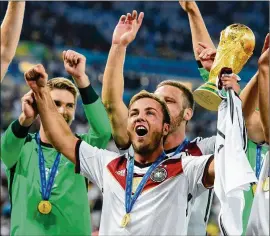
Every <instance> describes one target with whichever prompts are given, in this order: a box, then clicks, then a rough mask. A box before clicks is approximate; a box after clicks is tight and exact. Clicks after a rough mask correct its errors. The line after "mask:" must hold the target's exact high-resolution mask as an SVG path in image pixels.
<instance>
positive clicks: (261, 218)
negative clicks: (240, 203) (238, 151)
mask: <svg viewBox="0 0 270 236" xmlns="http://www.w3.org/2000/svg"><path fill="white" fill-rule="evenodd" d="M269 172H270V168H269V152H267V154H266V157H265V159H264V162H263V166H262V169H261V173H260V178H259V182H258V185H257V188H256V193H255V197H254V200H253V203H252V208H251V212H250V216H249V222H248V226H247V235H254V236H257V235H269Z"/></svg>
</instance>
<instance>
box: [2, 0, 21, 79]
mask: <svg viewBox="0 0 270 236" xmlns="http://www.w3.org/2000/svg"><path fill="white" fill-rule="evenodd" d="M24 9H25V2H15V1H14V2H13V1H12V2H9V3H8V8H7V11H6V15H5V18H4V20H3V22H2V24H1V81H2V79H3V78H4V76H5V74H6V72H7V69H8V66H9V64H10V63H11V61H12V59H13V57H14V56H15V52H16V48H17V46H18V42H19V38H20V34H21V30H22V23H23V16H24Z"/></svg>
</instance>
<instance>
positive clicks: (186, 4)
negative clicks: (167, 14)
mask: <svg viewBox="0 0 270 236" xmlns="http://www.w3.org/2000/svg"><path fill="white" fill-rule="evenodd" d="M179 4H180V6H181V7H182V8H183V10H184V11H185V12H187V13H189V12H191V11H193V9H194V8H195V7H196V6H197V4H196V3H195V2H194V1H187V0H186V1H183V0H179Z"/></svg>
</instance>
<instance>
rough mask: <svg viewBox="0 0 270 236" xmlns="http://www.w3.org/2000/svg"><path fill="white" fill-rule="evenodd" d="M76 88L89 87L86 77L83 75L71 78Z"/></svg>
mask: <svg viewBox="0 0 270 236" xmlns="http://www.w3.org/2000/svg"><path fill="white" fill-rule="evenodd" d="M72 78H73V79H74V81H75V83H76V85H77V87H78V88H86V87H88V86H89V85H90V81H89V78H88V76H87V75H86V74H85V73H84V74H82V75H79V76H76V77H75V76H72Z"/></svg>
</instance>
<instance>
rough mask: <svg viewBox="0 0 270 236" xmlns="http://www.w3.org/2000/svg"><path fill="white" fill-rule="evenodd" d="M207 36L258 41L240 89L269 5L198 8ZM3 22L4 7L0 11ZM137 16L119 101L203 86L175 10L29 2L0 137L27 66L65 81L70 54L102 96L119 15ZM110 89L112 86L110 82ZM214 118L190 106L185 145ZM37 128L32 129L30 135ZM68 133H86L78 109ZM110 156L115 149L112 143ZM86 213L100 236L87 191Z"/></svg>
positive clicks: (16, 107) (209, 131) (5, 221)
mask: <svg viewBox="0 0 270 236" xmlns="http://www.w3.org/2000/svg"><path fill="white" fill-rule="evenodd" d="M197 4H198V6H199V8H200V10H201V13H202V15H203V18H204V20H205V22H206V26H207V28H208V30H209V33H210V35H211V37H212V39H213V41H214V43H215V45H216V46H217V45H218V42H219V34H220V31H221V30H223V29H224V28H225V27H226V26H228V25H230V24H232V23H236V22H238V23H242V24H245V25H247V26H249V27H250V28H251V29H252V30H253V32H254V34H255V37H256V47H255V51H254V55H253V56H252V58H251V59H250V60H249V62H248V63H247V64H246V66H245V67H244V69H243V70H242V72H241V73H240V76H241V78H242V81H241V87H242V88H243V87H244V86H245V84H246V83H247V82H248V81H249V79H250V78H251V76H252V75H253V74H254V73H255V71H256V70H257V61H258V58H259V55H260V52H261V48H262V45H263V42H264V38H265V35H266V33H267V32H269V3H268V2H267V1H261V2H260V1H256V2H255V1H238V2H198V3H197ZM0 6H1V8H0V12H1V13H0V19H1V22H2V20H3V17H4V15H5V11H6V7H7V2H1V3H0ZM133 9H136V10H137V11H138V12H140V11H144V13H145V17H144V21H143V24H142V27H141V29H140V30H139V32H138V35H137V38H136V39H135V41H134V42H133V43H132V44H131V45H130V46H129V47H128V50H127V57H126V62H125V94H124V100H125V102H126V103H128V101H129V99H130V98H131V96H132V95H133V94H134V93H136V92H137V91H139V90H141V89H146V90H149V91H153V90H154V88H155V86H156V84H157V83H159V82H160V81H162V80H164V79H178V80H181V81H186V82H191V83H192V85H193V89H194V88H196V87H198V85H199V84H201V83H202V80H201V78H200V77H199V72H198V70H197V65H196V62H195V60H194V55H193V50H192V43H191V34H190V28H189V23H188V18H187V15H186V13H185V12H184V11H183V10H182V9H181V7H180V5H179V3H178V1H174V2H138V1H131V2H71V1H68V2H43V1H42V2H27V4H26V11H25V17H24V23H23V28H22V34H21V38H20V44H19V47H18V49H17V53H16V57H15V58H14V60H13V62H12V64H11V65H10V67H9V71H8V73H7V75H6V77H5V79H4V81H3V83H2V84H1V87H2V88H1V134H3V132H4V131H5V129H6V128H7V126H8V125H9V124H10V123H11V121H13V120H14V119H16V118H17V117H18V116H19V114H20V112H21V102H20V98H21V97H22V95H23V94H24V93H26V92H27V91H28V88H27V87H26V86H25V83H24V78H23V73H24V72H25V70H27V69H28V68H29V67H31V66H32V65H33V64H37V63H42V64H43V65H44V66H45V68H46V70H47V72H48V74H49V77H50V78H52V77H56V76H64V77H68V78H70V77H69V76H68V75H67V73H66V72H65V70H64V66H63V62H62V59H61V52H62V51H63V50H64V49H73V50H76V51H78V52H81V53H83V54H84V55H85V56H86V57H87V74H88V76H89V78H90V80H91V83H92V85H93V86H94V88H95V90H96V91H97V92H98V93H99V94H100V92H101V86H102V74H103V71H104V67H105V63H106V59H107V55H108V51H109V49H110V44H111V37H112V33H113V30H114V27H115V25H116V24H117V22H118V19H119V17H120V16H121V15H122V14H126V13H127V12H131V11H132V10H133ZM112 83H113V81H112ZM216 118H217V117H216V113H215V112H209V111H206V110H204V109H202V108H201V107H199V105H197V106H196V111H195V114H194V117H193V119H192V121H191V122H189V125H188V137H189V138H190V139H192V138H194V137H196V136H202V137H207V136H210V135H214V134H215V129H216ZM37 127H38V123H36V124H35V125H34V126H33V127H32V131H35V130H36V129H37ZM72 129H73V131H74V132H78V133H82V132H86V131H87V129H88V125H87V122H86V119H85V116H84V112H83V109H82V106H81V101H80V100H79V104H78V107H77V112H76V119H75V121H74V122H73V125H72ZM108 149H115V146H114V143H113V141H111V142H110V144H109V145H108ZM1 170H2V171H1V235H8V234H9V222H10V205H9V200H8V191H7V181H6V177H5V172H4V166H3V165H1ZM88 195H89V206H90V208H91V211H92V224H93V230H96V229H98V225H99V218H100V210H101V206H102V197H101V194H100V192H99V190H98V189H97V188H96V187H95V186H92V185H91V184H89V194H88ZM218 212H219V205H218V203H217V201H216V199H215V200H214V204H213V206H212V209H211V215H210V220H209V225H208V233H209V235H217V234H218V229H217V226H216V223H217V214H218Z"/></svg>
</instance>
